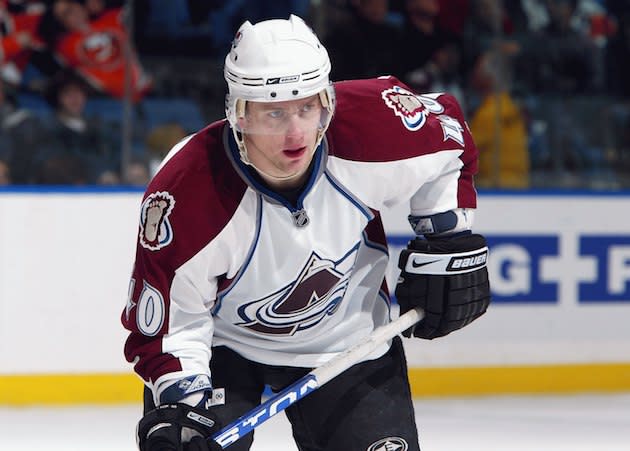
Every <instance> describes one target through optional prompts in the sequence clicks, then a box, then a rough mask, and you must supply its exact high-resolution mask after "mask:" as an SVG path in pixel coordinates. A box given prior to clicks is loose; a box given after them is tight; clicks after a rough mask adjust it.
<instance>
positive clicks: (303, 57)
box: [224, 15, 335, 163]
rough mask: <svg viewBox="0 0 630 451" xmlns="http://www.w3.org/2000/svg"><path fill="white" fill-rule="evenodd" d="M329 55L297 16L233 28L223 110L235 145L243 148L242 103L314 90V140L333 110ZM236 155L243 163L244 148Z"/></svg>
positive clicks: (294, 96)
mask: <svg viewBox="0 0 630 451" xmlns="http://www.w3.org/2000/svg"><path fill="white" fill-rule="evenodd" d="M329 73H330V58H329V57H328V52H327V51H326V49H325V48H324V46H323V45H322V44H321V43H320V41H319V39H318V38H317V36H316V35H315V33H314V32H313V30H311V28H310V27H309V26H308V25H306V23H305V22H304V21H303V20H302V19H301V18H300V17H298V16H295V15H291V16H290V17H289V19H288V20H287V19H271V20H265V21H262V22H259V23H257V24H255V25H252V24H251V23H250V22H249V21H246V22H245V23H243V25H241V27H240V28H239V30H238V31H237V32H236V36H235V38H234V41H233V42H232V48H231V50H230V52H229V53H228V54H227V56H226V57H225V66H224V76H225V80H226V82H227V85H228V94H227V96H226V99H225V113H226V117H227V119H228V121H229V122H230V125H231V126H232V129H233V130H234V133H235V136H236V138H237V142H238V143H239V147H244V146H243V143H242V137H241V136H239V134H240V132H243V131H245V132H246V130H242V129H241V127H240V124H239V119H240V118H244V117H245V106H246V103H247V102H248V101H255V102H282V101H287V100H299V99H303V98H307V97H311V96H313V95H317V94H319V97H320V100H321V103H322V106H323V107H324V108H323V110H324V112H325V114H323V115H322V120H321V121H320V124H319V126H318V129H319V135H320V136H319V137H318V141H317V142H318V143H319V141H320V140H321V138H322V137H323V135H324V132H325V131H326V128H327V127H328V125H329V123H330V119H331V117H332V113H333V112H334V106H335V96H334V90H333V87H332V85H331V83H330V80H329V78H328V74H329ZM241 157H242V158H243V157H244V161H245V162H246V163H247V162H248V161H247V155H246V152H245V150H244V148H242V149H241Z"/></svg>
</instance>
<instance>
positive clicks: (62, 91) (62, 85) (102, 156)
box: [45, 72, 120, 183]
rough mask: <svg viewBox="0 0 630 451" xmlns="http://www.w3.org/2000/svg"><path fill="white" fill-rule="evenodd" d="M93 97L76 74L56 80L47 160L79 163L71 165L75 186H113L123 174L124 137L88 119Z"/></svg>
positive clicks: (51, 91) (52, 90)
mask: <svg viewBox="0 0 630 451" xmlns="http://www.w3.org/2000/svg"><path fill="white" fill-rule="evenodd" d="M89 94H90V88H89V87H88V86H87V85H86V84H85V82H84V81H83V79H81V78H80V77H78V76H77V75H76V74H74V73H73V72H62V73H60V74H59V75H58V76H57V77H56V78H55V79H53V80H52V82H51V85H50V88H49V91H48V95H47V100H48V101H49V103H50V104H51V106H52V107H53V109H54V111H55V113H54V116H53V118H52V120H51V123H50V124H49V131H48V139H49V145H48V155H46V157H45V160H49V159H51V158H55V159H61V160H63V159H68V160H72V161H74V160H78V162H77V163H73V164H69V165H68V170H69V171H70V173H71V174H72V177H73V178H74V180H75V182H74V183H80V182H81V183H83V182H84V183H111V177H112V174H118V173H119V165H120V153H119V152H120V143H119V139H120V136H119V135H118V134H115V133H112V132H111V131H110V130H109V129H108V124H106V123H104V122H103V121H101V120H99V119H98V118H87V117H86V116H85V106H86V103H87V101H88V98H89ZM58 164H59V165H60V166H62V165H61V163H58ZM80 171H84V172H83V173H82V174H81V173H80Z"/></svg>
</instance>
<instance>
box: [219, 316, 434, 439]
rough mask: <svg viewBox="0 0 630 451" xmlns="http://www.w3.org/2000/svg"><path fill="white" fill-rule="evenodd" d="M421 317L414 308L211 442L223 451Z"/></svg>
mask: <svg viewBox="0 0 630 451" xmlns="http://www.w3.org/2000/svg"><path fill="white" fill-rule="evenodd" d="M423 316H424V312H423V311H422V309H420V308H416V309H413V310H409V311H408V312H407V313H405V314H404V315H401V316H400V317H399V318H398V319H397V320H395V321H392V322H391V323H389V324H386V325H385V326H382V327H379V328H378V329H376V330H375V331H374V332H372V333H371V334H370V335H369V336H368V337H367V338H366V340H365V341H363V342H361V343H359V344H358V345H356V346H354V347H352V348H350V349H348V350H346V351H344V352H342V353H341V354H339V355H337V356H336V357H335V358H333V359H331V360H329V361H328V362H326V363H325V364H323V365H322V366H320V367H318V368H315V369H314V370H313V371H311V372H310V373H308V374H307V375H306V376H304V377H302V378H301V379H298V380H297V381H296V382H294V383H293V384H291V385H289V386H288V387H287V388H285V389H284V390H282V391H280V392H278V393H277V394H275V395H273V396H272V397H271V398H269V399H268V400H267V401H265V402H264V403H262V404H261V405H259V406H258V407H256V408H254V409H252V410H250V411H249V412H247V413H246V414H244V415H243V416H241V417H240V418H239V419H237V420H235V421H233V422H232V423H230V424H228V425H227V426H225V427H224V428H223V429H221V430H220V431H218V432H217V433H216V434H214V435H213V436H212V437H211V438H212V440H214V441H215V442H217V443H218V444H219V445H221V447H222V448H223V449H225V448H227V447H228V446H230V445H231V444H232V443H234V442H235V441H237V440H238V439H240V438H241V437H243V436H245V435H246V434H248V433H250V432H251V431H253V430H254V429H255V428H257V427H258V426H260V425H261V424H262V423H264V422H265V421H267V420H268V419H270V418H271V417H273V416H274V415H276V414H278V413H280V412H282V411H283V410H284V409H286V408H287V407H289V406H290V405H292V404H295V403H296V402H298V401H299V400H300V399H302V398H304V397H305V396H307V395H308V394H309V393H312V392H313V391H315V390H317V389H318V388H319V387H321V386H322V385H324V384H325V383H326V382H328V381H330V380H331V379H333V378H335V377H336V376H338V375H339V374H341V373H343V372H344V371H345V370H347V369H348V368H350V367H351V366H352V365H354V364H356V363H358V362H360V361H361V359H362V358H363V357H365V356H367V355H368V354H370V353H371V352H372V351H374V350H375V349H376V348H378V347H379V346H380V345H381V344H383V343H385V342H386V341H387V340H390V339H391V338H393V337H395V336H396V335H398V334H400V333H401V332H403V331H405V330H407V329H409V328H410V327H411V326H413V325H414V324H415V323H417V322H418V321H420V320H421V319H422V318H423Z"/></svg>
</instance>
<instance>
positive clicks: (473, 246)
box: [396, 96, 491, 339]
mask: <svg viewBox="0 0 630 451" xmlns="http://www.w3.org/2000/svg"><path fill="white" fill-rule="evenodd" d="M438 100H439V101H441V102H444V104H445V105H446V108H445V114H447V115H448V117H449V119H448V123H449V124H457V123H459V124H462V127H461V135H458V136H457V139H456V140H455V141H458V142H459V144H461V149H462V153H461V155H460V156H459V160H460V164H459V165H454V166H450V167H446V166H445V167H444V168H443V169H442V170H441V171H440V173H439V174H438V175H437V176H436V177H434V178H433V179H432V180H431V181H430V182H429V183H425V184H423V186H421V187H420V189H419V190H418V191H417V192H416V193H415V194H414V195H413V196H412V198H411V201H410V205H411V214H410V216H409V222H410V223H411V226H412V228H413V230H414V232H415V234H416V238H414V239H413V240H411V241H410V242H409V243H408V245H407V249H405V250H403V251H402V252H401V255H400V258H399V261H398V267H399V268H400V270H401V274H400V280H399V282H398V284H397V287H396V298H397V300H398V303H399V304H400V307H401V312H403V313H404V312H405V311H407V310H409V309H411V308H413V307H418V306H419V307H422V308H423V309H424V311H425V318H424V319H423V320H422V321H421V322H419V323H418V324H417V325H416V326H414V327H413V328H412V329H411V330H409V331H407V333H406V335H407V336H410V335H411V334H413V335H414V336H416V337H421V338H428V339H432V338H436V337H441V336H444V335H447V334H449V333H451V332H453V331H455V330H458V329H461V328H462V327H464V326H466V325H467V324H469V323H471V322H472V321H474V320H475V319H477V318H479V317H480V316H481V315H483V314H484V313H485V312H486V310H487V308H488V305H489V304H490V299H491V296H490V285H489V280H488V270H487V267H486V264H487V259H488V248H487V245H486V240H485V238H484V237H483V236H482V235H480V234H477V233H473V232H472V226H473V220H474V212H475V210H474V209H475V207H476V191H475V189H474V183H473V176H474V174H475V172H476V170H477V149H476V147H475V144H474V142H473V139H472V136H471V135H470V131H469V130H468V127H467V126H466V125H465V121H464V118H463V114H462V112H461V109H460V107H459V105H458V104H457V103H456V101H455V100H454V99H453V98H452V97H450V96H444V97H440V98H439V99H438ZM440 122H442V123H443V121H442V120H440Z"/></svg>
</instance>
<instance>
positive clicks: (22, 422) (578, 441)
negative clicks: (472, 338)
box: [0, 393, 630, 451]
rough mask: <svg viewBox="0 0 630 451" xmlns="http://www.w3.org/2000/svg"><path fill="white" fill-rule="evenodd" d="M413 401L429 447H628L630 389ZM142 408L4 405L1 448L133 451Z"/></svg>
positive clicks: (268, 430) (292, 449)
mask: <svg viewBox="0 0 630 451" xmlns="http://www.w3.org/2000/svg"><path fill="white" fill-rule="evenodd" d="M415 405H416V412H417V423H418V427H419V430H420V445H421V447H422V450H423V451H630V393H624V394H607V395H579V396H544V397H543V396H509V397H507V396H506V397H478V398H477V397H475V398H458V399H453V398H445V399H420V400H417V401H416V402H415ZM140 411H141V407H140V406H139V405H125V406H82V407H59V408H50V407H46V408H44V407H25V408H16V407H0V450H7V451H31V450H33V451H35V450H38V451H39V450H46V451H74V450H77V451H78V450H81V451H85V450H91V451H99V450H116V451H134V450H136V446H135V441H134V428H135V424H136V422H137V420H138V417H139V415H140ZM227 449H229V448H227ZM272 450H273V451H278V450H282V451H296V450H297V448H296V446H295V445H294V444H293V442H292V440H291V432H290V426H289V424H288V422H287V420H286V419H285V417H284V414H280V415H278V416H276V417H274V418H272V419H271V420H269V421H268V422H267V423H265V424H263V425H262V426H260V427H259V428H258V429H257V430H256V439H255V441H254V446H253V448H252V451H272ZM357 451H363V450H357Z"/></svg>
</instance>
